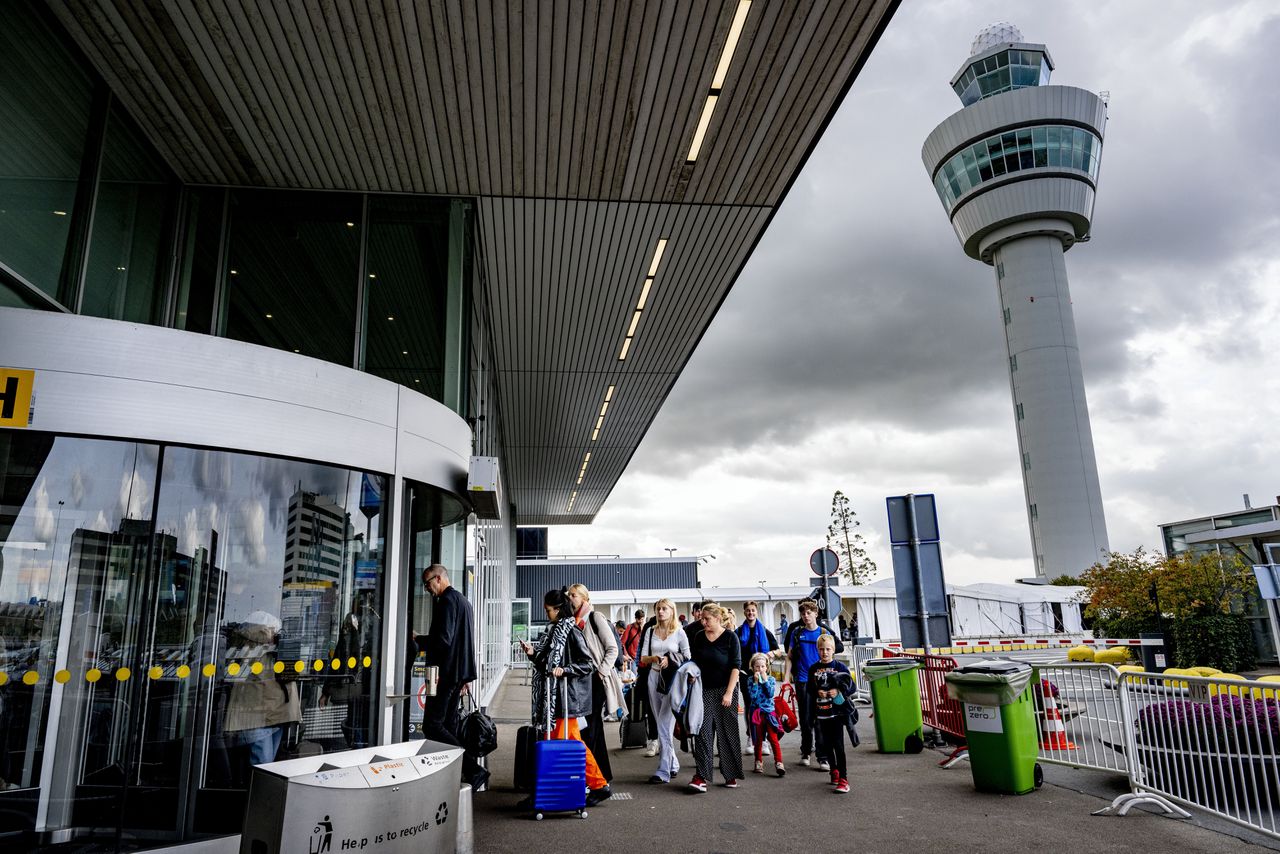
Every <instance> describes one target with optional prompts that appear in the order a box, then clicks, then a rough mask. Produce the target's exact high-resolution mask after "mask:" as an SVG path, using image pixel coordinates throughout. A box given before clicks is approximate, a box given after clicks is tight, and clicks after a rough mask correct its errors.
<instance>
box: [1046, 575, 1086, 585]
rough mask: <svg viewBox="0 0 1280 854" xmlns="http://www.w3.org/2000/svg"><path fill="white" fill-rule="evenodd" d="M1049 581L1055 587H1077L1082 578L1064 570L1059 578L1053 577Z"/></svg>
mask: <svg viewBox="0 0 1280 854" xmlns="http://www.w3.org/2000/svg"><path fill="white" fill-rule="evenodd" d="M1049 583H1050V584H1052V585H1054V586H1055V587H1075V586H1076V585H1078V584H1079V583H1080V579H1078V578H1076V577H1075V576H1074V575H1067V574H1066V573H1065V572H1064V573H1063V574H1062V575H1059V576H1058V577H1057V578H1054V579H1051V580H1050V581H1049Z"/></svg>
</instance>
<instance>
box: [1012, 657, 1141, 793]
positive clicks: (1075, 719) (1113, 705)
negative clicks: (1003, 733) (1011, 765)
mask: <svg viewBox="0 0 1280 854" xmlns="http://www.w3.org/2000/svg"><path fill="white" fill-rule="evenodd" d="M1119 684H1120V674H1119V672H1118V671H1117V670H1116V668H1114V667H1112V666H1111V665H1110V664H1093V663H1084V662H1082V663H1079V664H1052V665H1044V666H1040V667H1037V668H1036V673H1035V676H1034V677H1033V680H1032V683H1031V686H1030V690H1031V692H1032V696H1033V697H1034V698H1035V704H1036V736H1037V738H1038V739H1039V744H1040V749H1039V754H1038V758H1039V760H1040V761H1041V762H1051V763H1054V764H1057V765H1068V766H1070V767H1072V768H1092V769H1094V770H1097V771H1115V772H1116V773H1118V774H1128V773H1129V762H1128V758H1127V756H1126V754H1125V750H1126V747H1125V731H1126V730H1127V729H1128V726H1127V725H1126V718H1125V716H1124V710H1123V709H1122V708H1121V702H1120V691H1119Z"/></svg>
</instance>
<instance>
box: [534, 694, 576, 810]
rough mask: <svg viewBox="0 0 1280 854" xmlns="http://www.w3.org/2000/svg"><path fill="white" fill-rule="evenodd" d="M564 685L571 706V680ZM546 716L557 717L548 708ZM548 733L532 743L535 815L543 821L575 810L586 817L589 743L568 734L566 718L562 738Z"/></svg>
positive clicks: (565, 706) (549, 717)
mask: <svg viewBox="0 0 1280 854" xmlns="http://www.w3.org/2000/svg"><path fill="white" fill-rule="evenodd" d="M550 682H551V677H547V683H548V684H547V703H548V704H550V703H551V684H550ZM561 682H562V684H563V686H564V708H565V710H566V711H568V708H569V680H567V679H564V680H561ZM547 720H548V721H551V722H552V724H553V725H554V722H555V719H554V718H553V717H552V713H551V711H550V710H548V714H547ZM552 735H553V733H552V732H550V731H548V732H547V737H546V738H545V739H543V740H542V741H539V742H537V743H535V744H534V746H533V766H534V771H533V775H534V776H533V817H534V819H536V820H537V821H542V818H543V815H544V814H546V813H549V812H575V813H577V814H578V818H586V817H587V810H586V807H587V746H586V745H585V744H583V743H582V742H581V741H578V740H577V739H576V738H569V722H568V720H566V721H565V724H564V732H563V736H564V737H563V738H553V737H552Z"/></svg>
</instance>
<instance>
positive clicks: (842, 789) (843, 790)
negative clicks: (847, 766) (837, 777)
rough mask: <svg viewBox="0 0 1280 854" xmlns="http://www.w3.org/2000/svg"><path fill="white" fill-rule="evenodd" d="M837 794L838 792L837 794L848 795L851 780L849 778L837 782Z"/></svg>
mask: <svg viewBox="0 0 1280 854" xmlns="http://www.w3.org/2000/svg"><path fill="white" fill-rule="evenodd" d="M836 794H837V795H847V794H849V781H848V780H841V781H840V782H839V783H836Z"/></svg>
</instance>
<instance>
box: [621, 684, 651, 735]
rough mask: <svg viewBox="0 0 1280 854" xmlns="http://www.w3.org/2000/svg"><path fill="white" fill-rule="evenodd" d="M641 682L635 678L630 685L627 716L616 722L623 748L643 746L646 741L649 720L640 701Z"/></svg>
mask: <svg viewBox="0 0 1280 854" xmlns="http://www.w3.org/2000/svg"><path fill="white" fill-rule="evenodd" d="M643 684H644V682H643V681H642V680H639V679H637V680H636V682H635V684H634V685H632V686H631V691H630V696H629V702H628V703H627V706H628V709H627V717H626V719H625V720H623V722H622V723H620V724H618V728H619V731H620V732H621V735H622V749H623V750H631V749H633V748H636V747H644V746H645V744H646V743H647V742H648V734H647V730H648V728H649V721H648V720H646V716H645V714H644V712H645V710H646V708H647V707H646V706H645V705H644V704H643V703H642V702H640V692H641V691H642V690H644V689H643V688H641V687H640V686H641V685H643Z"/></svg>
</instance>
